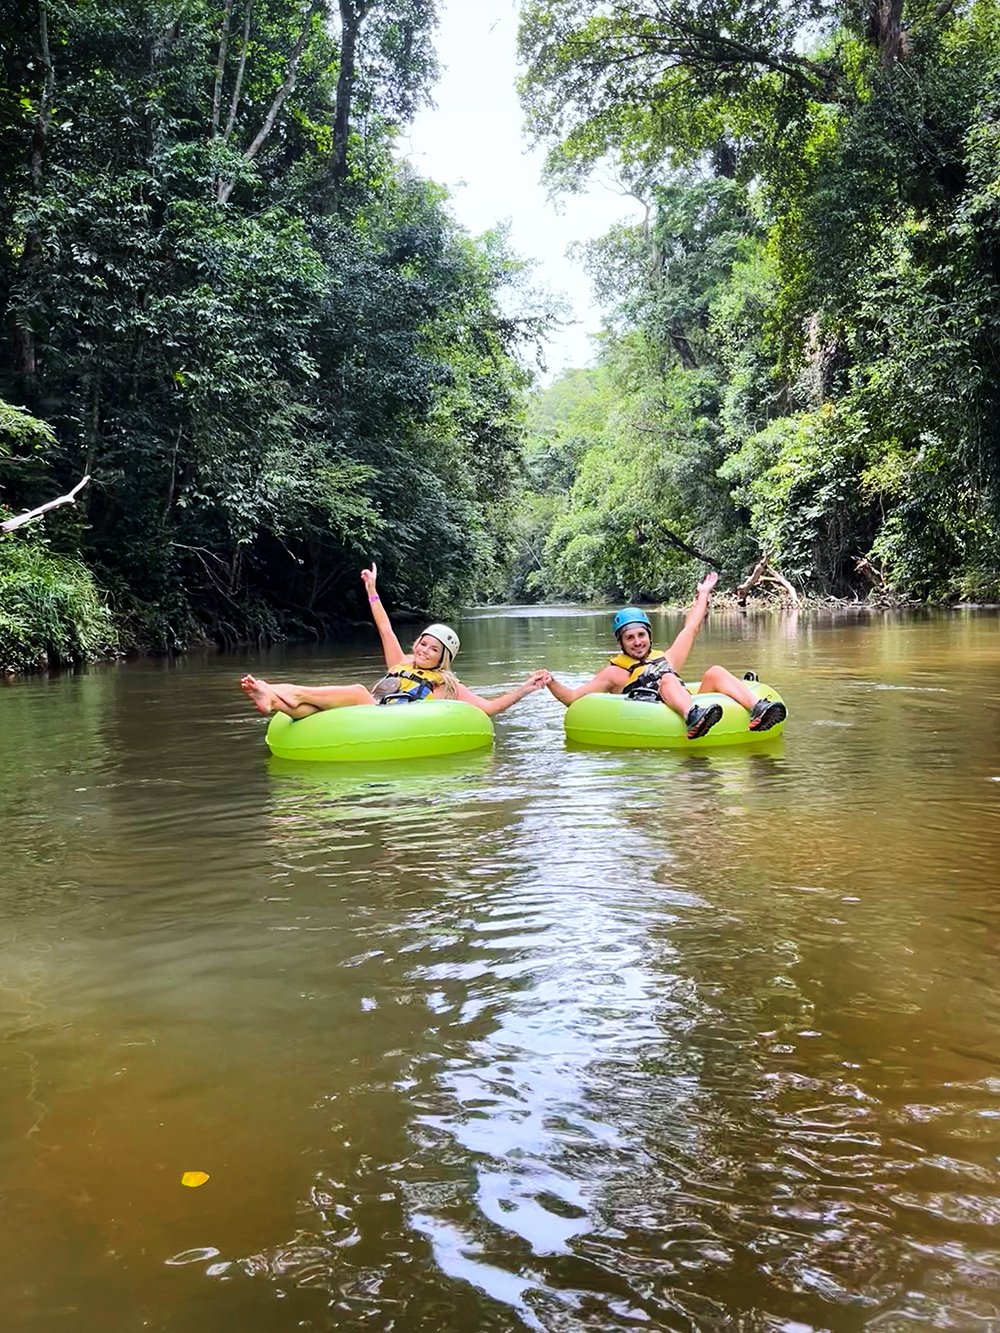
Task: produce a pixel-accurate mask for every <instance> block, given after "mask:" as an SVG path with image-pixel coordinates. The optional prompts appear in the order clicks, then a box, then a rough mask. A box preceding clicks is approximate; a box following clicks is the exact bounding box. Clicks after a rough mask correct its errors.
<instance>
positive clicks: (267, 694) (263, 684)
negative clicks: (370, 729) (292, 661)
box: [240, 675, 375, 718]
mask: <svg viewBox="0 0 1000 1333" xmlns="http://www.w3.org/2000/svg"><path fill="white" fill-rule="evenodd" d="M240 687H241V688H242V689H243V690H244V691H245V692H246V693H247V694H248V695H249V696H250V698H251V699H252V700H253V702H254V707H255V708H257V709H258V710H259V711H260V712H262V713H287V715H288V716H289V717H294V718H300V717H308V716H309V715H310V713H318V712H321V711H323V710H324V709H327V708H345V707H347V706H348V705H350V704H373V703H374V702H375V700H374V699H373V698H372V696H371V694H370V693H369V692H368V691H367V690H366V689H365V687H364V686H363V685H320V686H317V687H316V688H315V689H309V688H308V687H307V686H304V685H293V684H291V683H290V682H282V683H281V684H279V685H271V684H270V683H269V682H268V681H266V680H258V679H257V678H256V677H255V676H250V675H247V676H244V677H243V679H242V680H241V681H240Z"/></svg>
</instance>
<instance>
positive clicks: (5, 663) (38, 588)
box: [0, 539, 118, 671]
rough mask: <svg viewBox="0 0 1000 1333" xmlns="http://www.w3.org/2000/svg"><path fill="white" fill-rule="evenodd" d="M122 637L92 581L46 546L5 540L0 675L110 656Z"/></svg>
mask: <svg viewBox="0 0 1000 1333" xmlns="http://www.w3.org/2000/svg"><path fill="white" fill-rule="evenodd" d="M117 646H118V635H117V632H116V629H115V625H114V621H113V619H112V616H111V612H110V610H109V609H108V607H107V606H106V605H105V603H104V601H103V598H102V596H101V591H100V589H99V588H98V586H97V583H96V582H95V580H94V577H93V575H92V574H91V573H90V571H89V570H88V569H87V567H86V566H85V565H82V564H81V563H80V562H79V561H78V560H70V559H67V558H66V557H65V556H61V555H53V553H52V552H51V551H49V550H48V549H47V548H46V547H45V546H43V545H41V544H39V543H37V542H31V541H23V540H20V539H17V540H14V539H11V540H7V541H3V540H0V671H28V670H32V669H33V668H38V667H44V666H59V665H65V664H68V663H72V662H80V661H84V660H86V659H88V658H92V657H96V656H98V655H99V654H105V653H111V652H114V650H115V649H116V648H117Z"/></svg>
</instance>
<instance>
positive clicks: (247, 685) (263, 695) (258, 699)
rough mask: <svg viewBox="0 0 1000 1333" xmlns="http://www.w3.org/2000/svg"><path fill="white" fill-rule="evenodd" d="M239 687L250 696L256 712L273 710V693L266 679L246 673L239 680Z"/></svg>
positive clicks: (270, 711)
mask: <svg viewBox="0 0 1000 1333" xmlns="http://www.w3.org/2000/svg"><path fill="white" fill-rule="evenodd" d="M240 689H241V690H243V692H244V693H245V694H248V695H249V696H250V698H251V699H252V700H253V704H254V707H255V708H256V709H257V710H258V712H261V713H273V712H274V694H273V692H272V690H271V687H270V685H268V683H267V681H266V680H258V679H257V677H256V676H250V675H246V676H244V677H243V679H242V680H241V681H240Z"/></svg>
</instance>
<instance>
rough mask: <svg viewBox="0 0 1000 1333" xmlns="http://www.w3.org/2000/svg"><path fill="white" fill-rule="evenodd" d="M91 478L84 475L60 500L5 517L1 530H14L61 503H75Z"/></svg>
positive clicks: (0, 526)
mask: <svg viewBox="0 0 1000 1333" xmlns="http://www.w3.org/2000/svg"><path fill="white" fill-rule="evenodd" d="M89 480H90V477H89V476H88V477H84V478H83V479H82V480H81V481H78V482H77V483H76V485H75V486H74V487H73V489H72V490H71V491H70V492H69V493H68V494H67V495H60V496H59V498H58V500H49V501H48V503H47V504H43V505H39V506H38V508H37V509H29V510H28V512H27V513H26V514H17V515H16V516H15V517H14V518H5V519H4V521H3V522H2V523H0V532H13V531H14V529H15V528H19V527H21V525H22V524H23V523H30V522H31V520H32V519H33V518H40V517H41V516H42V514H47V513H48V512H49V510H50V509H58V508H59V506H60V505H71V504H75V503H76V497H77V494H78V493H79V492H80V491H82V490H83V488H84V486H86V484H87V482H88V481H89Z"/></svg>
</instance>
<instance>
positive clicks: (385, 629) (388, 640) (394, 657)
mask: <svg viewBox="0 0 1000 1333" xmlns="http://www.w3.org/2000/svg"><path fill="white" fill-rule="evenodd" d="M377 577H378V565H376V564H375V562H374V560H373V561H372V567H371V569H363V570H362V571H361V582H362V583H363V584H364V585H365V591H366V592H367V593H368V606H369V609H370V610H371V613H372V619H373V620H374V621H375V628H376V629H377V630H378V636H379V638H380V639H381V640H382V656H383V657H384V658H385V664H386V666H387V667H394V666H399V664H400V662H402V660H403V658H404V657H405V656H406V654H405V653H404V652H403V649H402V648H401V647H400V643H399V640H398V639H397V638H396V634H395V631H394V630H393V628H392V622H391V621H390V619H389V616H388V613H387V612H386V609H385V607H384V606H383V605H382V599H381V598H380V597H379V595H378V588H377V587H376V586H375V580H376V578H377Z"/></svg>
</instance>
